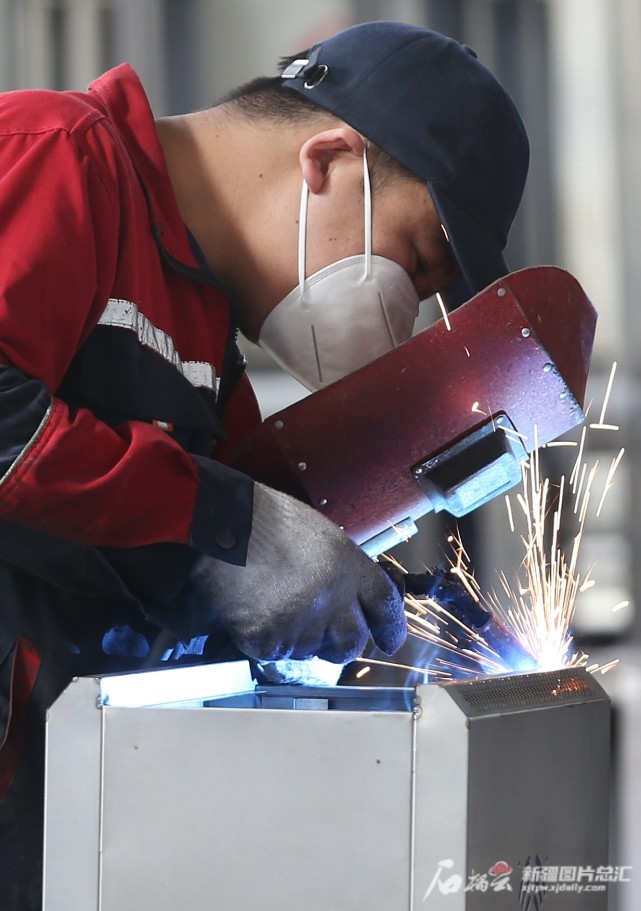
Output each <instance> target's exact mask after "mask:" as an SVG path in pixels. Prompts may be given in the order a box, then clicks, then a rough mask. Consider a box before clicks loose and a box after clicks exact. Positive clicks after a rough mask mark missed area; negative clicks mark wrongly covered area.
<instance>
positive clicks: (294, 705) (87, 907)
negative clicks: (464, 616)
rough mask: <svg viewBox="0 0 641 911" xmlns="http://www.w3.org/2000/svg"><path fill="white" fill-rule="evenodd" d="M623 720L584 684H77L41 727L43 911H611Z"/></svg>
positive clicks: (554, 679) (207, 672) (177, 678)
mask: <svg viewBox="0 0 641 911" xmlns="http://www.w3.org/2000/svg"><path fill="white" fill-rule="evenodd" d="M225 674H226V675H230V676H228V679H223V680H222V681H221V680H220V679H218V678H220V676H221V675H225ZM141 687H142V688H143V689H144V688H146V691H144V692H142V693H141V692H140V688H141ZM158 687H160V692H158ZM221 692H222V693H225V694H227V695H226V697H225V698H220V693H221ZM132 693H133V695H132ZM609 716H610V703H609V699H608V697H607V695H606V694H605V692H604V691H603V689H602V688H601V687H600V686H599V684H598V683H597V682H596V681H595V680H594V678H593V677H592V676H591V675H590V674H587V673H586V672H585V671H584V670H575V669H564V670H560V671H555V672H551V673H548V672H545V673H534V674H527V675H516V676H506V677H488V678H479V679H476V680H472V681H466V682H460V681H459V682H452V683H448V684H431V685H421V686H418V687H416V688H408V689H403V688H382V689H377V688H367V687H335V688H327V689H326V688H306V687H281V686H274V687H263V688H257V687H256V686H255V685H254V683H253V681H252V679H251V676H250V674H249V670H248V666H247V665H245V664H244V663H243V662H239V663H235V664H232V665H222V666H208V667H199V668H198V667H192V668H182V669H172V670H166V671H164V670H163V671H156V672H151V673H142V674H136V675H126V676H123V677H102V678H80V679H76V680H75V681H74V682H73V683H71V684H70V686H69V687H68V689H67V690H66V691H65V692H64V693H63V694H62V695H61V697H60V698H59V699H58V701H57V702H56V703H55V704H54V705H53V707H52V708H51V710H50V712H49V717H48V721H47V759H46V805H45V811H46V812H45V862H44V873H45V886H44V908H45V911H91V909H96V911H98V909H99V911H123V909H134V908H135V909H137V911H144V909H153V911H176V909H178V908H185V909H189V911H212V909H225V911H227V909H243V911H249V909H255V911H281V909H282V908H287V909H294V908H300V909H303V911H330V909H331V911H363V909H367V911H408V909H414V911H418V909H423V908H425V909H429V911H463V909H465V911H501V909H514V911H529V909H531V911H535V909H538V908H539V907H540V902H541V898H542V897H543V892H544V891H546V892H547V894H546V895H545V904H544V908H545V911H555V909H557V908H558V909H559V911H579V909H580V911H592V909H594V911H597V909H601V911H605V909H606V908H607V892H606V888H607V886H606V885H605V884H604V885H603V886H602V887H601V886H600V885H599V888H594V886H595V884H600V882H601V880H600V879H597V878H596V877H597V872H596V871H597V870H599V871H602V870H603V869H606V865H607V863H608V804H609V801H608V793H609V729H610V721H609ZM535 869H538V870H539V871H543V873H541V872H539V875H538V877H536V876H534V874H533V870H535ZM560 869H563V870H572V869H574V871H575V873H574V883H575V886H576V887H578V886H580V885H582V884H583V886H584V888H583V889H581V890H579V889H578V888H575V889H569V888H565V889H563V890H561V889H559V888H557V889H556V890H555V889H553V885H554V883H553V881H552V879H551V873H550V871H554V870H556V871H557V877H556V884H557V886H559V885H560V882H561V881H560V880H559V874H558V871H559V870H560ZM590 870H591V871H592V874H591V875H592V879H591V880H588V879H586V877H589V875H590V874H589V871H590ZM577 871H583V872H581V873H580V872H577ZM585 871H588V872H585ZM537 879H538V881H535V880H537ZM564 882H565V885H566V886H569V880H568V877H567V876H566V878H565V880H564ZM588 882H590V883H591V885H592V888H591V889H590V890H589V891H588V889H586V888H585V886H586V885H587V884H588Z"/></svg>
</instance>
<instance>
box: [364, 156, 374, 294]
mask: <svg viewBox="0 0 641 911" xmlns="http://www.w3.org/2000/svg"><path fill="white" fill-rule="evenodd" d="M363 203H364V213H365V274H364V275H363V278H364V279H367V278H369V275H370V272H371V268H372V186H371V183H370V179H369V168H368V167H367V146H365V145H364V146H363Z"/></svg>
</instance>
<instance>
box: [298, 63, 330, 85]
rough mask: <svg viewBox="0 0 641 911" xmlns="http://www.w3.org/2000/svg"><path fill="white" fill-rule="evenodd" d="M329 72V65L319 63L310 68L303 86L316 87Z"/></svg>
mask: <svg viewBox="0 0 641 911" xmlns="http://www.w3.org/2000/svg"><path fill="white" fill-rule="evenodd" d="M328 73H329V67H328V66H326V65H325V64H324V63H319V64H318V66H317V67H316V68H315V69H314V70H312V72H311V73H310V74H309V78H308V79H306V80H305V82H304V86H305V88H306V89H313V88H316V86H317V85H320V84H321V82H322V81H323V79H324V78H325V76H327V74H328Z"/></svg>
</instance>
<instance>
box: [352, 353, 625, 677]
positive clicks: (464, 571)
mask: <svg viewBox="0 0 641 911" xmlns="http://www.w3.org/2000/svg"><path fill="white" fill-rule="evenodd" d="M615 369H616V364H615V365H613V368H612V372H611V374H610V381H609V383H608V388H607V390H606V396H605V401H604V404H603V407H602V410H601V416H600V420H599V422H598V424H597V425H590V428H589V429H593V430H594V429H596V430H603V429H608V430H609V429H610V428H611V427H612V428H614V425H607V424H605V423H604V417H605V411H606V406H607V401H608V399H609V396H610V393H611V389H612V380H613V377H614V371H615ZM478 405H479V403H478V402H475V403H474V406H473V409H472V410H479V409H478ZM587 430H588V428H586V427H584V428H583V430H582V433H581V438H580V440H579V443H578V445H577V443H576V442H564V441H561V442H559V443H558V445H571V446H574V447H575V448H576V450H577V451H576V459H575V460H574V463H573V465H572V470H571V473H570V476H569V478H568V479H567V480H566V476H565V475H562V476H561V478H560V480H559V481H558V482H556V483H552V482H551V481H550V479H549V478H547V477H544V476H542V473H541V461H540V454H539V449H538V444H537V440H536V433H535V439H534V450H533V452H532V455H531V456H530V459H529V460H528V461H527V462H526V463H524V465H523V467H522V483H521V488H520V492H519V493H518V494H517V495H516V497H515V502H516V507H517V508H516V516H515V510H514V509H513V505H512V500H511V498H510V496H509V495H507V496H506V498H505V502H506V507H507V512H508V520H509V525H510V529H511V532H512V533H513V534H517V535H518V537H519V540H520V542H521V545H522V547H523V553H524V556H523V559H522V561H521V565H520V567H519V568H518V570H517V572H516V574H515V578H514V580H513V581H510V580H508V578H507V577H506V575H505V574H504V573H499V577H498V578H499V591H498V593H497V592H496V591H492V592H490V593H483V592H481V590H480V587H479V585H478V583H477V580H476V579H475V578H474V576H473V574H472V573H470V571H469V563H470V560H469V556H468V554H467V553H466V551H465V548H464V547H463V544H462V542H461V541H460V539H459V538H458V537H456V536H450V538H449V539H448V540H449V545H450V547H451V549H452V551H453V555H452V556H450V558H449V571H450V573H451V574H452V575H453V576H454V577H455V578H456V579H457V580H458V582H459V583H460V584H461V585H462V586H463V588H464V589H465V591H466V592H467V593H468V595H470V596H471V597H472V598H473V599H474V600H475V601H476V602H477V603H479V604H480V605H481V606H482V607H483V608H486V609H488V610H489V611H491V613H492V615H493V617H494V619H495V620H496V621H498V623H499V624H500V625H502V627H503V628H504V629H505V630H507V631H508V632H509V636H510V637H511V638H512V639H513V640H514V641H515V642H516V643H518V645H519V646H520V657H522V655H526V656H527V655H531V656H532V661H533V665H530V666H529V667H526V668H523V669H532V667H533V666H534V667H535V668H536V669H540V670H556V669H558V668H561V667H583V668H586V669H587V670H588V671H590V672H596V671H599V672H600V673H605V672H606V671H607V670H610V668H612V667H614V666H615V665H616V664H617V661H611V662H608V663H607V664H604V665H597V664H589V656H588V655H587V654H586V653H585V652H582V651H579V650H577V649H576V648H575V646H574V642H573V636H572V632H571V627H572V622H573V618H574V613H575V609H576V602H577V597H578V596H579V595H580V594H582V593H583V592H585V591H588V590H589V589H591V588H592V587H593V586H594V584H595V582H594V580H593V579H592V578H590V570H588V572H587V573H586V574H585V576H582V574H581V572H580V569H579V554H580V547H581V541H582V538H583V534H584V528H585V523H586V521H587V519H588V517H590V516H592V515H596V516H599V515H600V514H601V510H602V508H603V504H604V502H605V498H606V496H607V493H608V492H609V490H610V489H611V488H612V486H613V483H614V476H615V472H616V470H617V468H618V466H619V464H620V462H621V459H622V457H623V454H624V450H623V449H621V450H620V451H619V453H618V455H617V456H616V458H614V459H613V460H612V464H611V465H610V467H609V470H608V472H607V477H606V479H605V483H604V484H603V487H602V490H601V491H598V490H596V488H597V486H598V485H597V467H598V461H595V462H594V464H588V462H587V461H586V458H585V452H586V434H587ZM548 445H551V444H548ZM598 494H600V496H598ZM596 500H598V505H597V508H596V510H594V502H595V501H596ZM591 504H592V505H591ZM568 515H571V516H572V517H573V518H572V522H573V523H574V525H575V529H574V532H573V535H572V536H571V537H570V541H569V545H568V546H567V550H568V553H567V554H566V552H565V550H564V547H563V544H564V539H565V537H566V536H565V534H563V535H562V531H565V529H563V528H562V523H563V521H564V519H565V518H566V517H567V516H568ZM517 518H518V520H519V521H518V522H517V521H516V519H517ZM517 526H518V527H517ZM394 562H396V563H397V565H398V567H399V568H400V569H401V570H402V571H403V572H404V571H405V570H404V569H403V567H402V566H401V565H400V564H399V563H398V561H394ZM628 606H629V601H621V602H620V603H619V604H617V605H616V606H615V607H614V608H613V610H614V611H618V610H622V609H624V608H625V607H628ZM405 613H406V616H407V620H408V629H409V633H410V637H412V638H414V639H415V640H420V641H422V642H423V643H425V644H426V645H429V646H433V650H432V651H433V654H434V657H433V658H432V659H431V661H430V663H429V665H427V666H426V667H425V668H423V670H425V671H428V672H429V675H430V677H435V678H436V679H446V678H447V677H448V676H449V677H461V676H466V675H469V676H478V675H479V674H497V673H507V672H511V671H513V670H518V669H521V668H519V666H518V664H517V662H516V659H514V658H513V657H511V656H510V655H509V654H508V650H507V649H505V650H503V649H502V648H500V647H499V646H497V645H495V646H494V647H493V646H492V645H490V642H488V641H487V640H486V638H485V637H484V635H483V630H480V631H477V630H475V629H473V628H471V627H470V626H467V625H466V624H465V622H463V621H462V620H461V619H459V618H457V617H456V616H454V614H453V613H452V612H451V611H449V610H448V609H447V607H446V606H444V605H441V604H438V603H436V602H435V601H433V600H432V599H417V598H415V597H412V596H408V597H406V599H405ZM368 660H369V659H368ZM382 663H388V664H391V665H392V666H399V665H396V664H395V663H394V662H382ZM405 667H407V669H412V670H417V668H410V666H409V665H405Z"/></svg>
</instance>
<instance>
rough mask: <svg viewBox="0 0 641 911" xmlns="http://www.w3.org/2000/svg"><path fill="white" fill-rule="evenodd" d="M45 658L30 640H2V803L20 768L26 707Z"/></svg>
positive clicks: (0, 688) (0, 669) (0, 684)
mask: <svg viewBox="0 0 641 911" xmlns="http://www.w3.org/2000/svg"><path fill="white" fill-rule="evenodd" d="M41 660H42V655H41V652H40V649H39V648H38V647H37V646H36V645H34V644H33V643H32V642H29V641H28V640H27V639H17V640H15V641H13V642H11V641H8V642H7V641H3V640H0V803H1V802H2V801H3V800H4V797H5V795H6V793H7V791H8V790H9V788H10V786H11V783H12V781H13V779H14V777H15V774H16V771H17V770H18V766H19V764H20V758H21V755H22V746H23V743H24V736H25V722H26V714H27V704H28V702H29V697H30V696H31V692H32V690H33V688H34V686H35V682H36V678H37V676H38V670H39V668H40V662H41Z"/></svg>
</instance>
